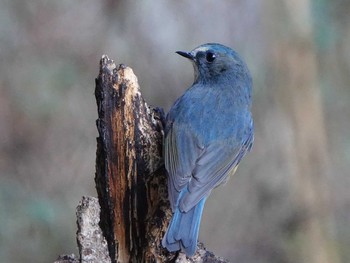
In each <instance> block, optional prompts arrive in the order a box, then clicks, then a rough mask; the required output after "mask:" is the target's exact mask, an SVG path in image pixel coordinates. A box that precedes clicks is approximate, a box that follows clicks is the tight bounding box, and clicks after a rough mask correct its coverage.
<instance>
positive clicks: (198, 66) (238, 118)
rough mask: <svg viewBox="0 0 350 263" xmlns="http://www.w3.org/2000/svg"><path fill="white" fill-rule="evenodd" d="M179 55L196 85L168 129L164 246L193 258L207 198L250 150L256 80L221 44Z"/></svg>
mask: <svg viewBox="0 0 350 263" xmlns="http://www.w3.org/2000/svg"><path fill="white" fill-rule="evenodd" d="M176 53H177V54H179V55H181V56H183V57H185V58H187V59H189V60H190V61H191V62H192V64H193V67H194V82H193V84H192V86H191V87H190V88H188V89H187V90H186V91H185V93H184V94H183V95H182V96H181V97H179V98H178V99H177V100H176V101H175V103H174V105H173V106H172V107H171V108H170V110H169V112H168V114H167V116H166V119H165V124H164V125H165V127H164V143H163V157H164V164H165V168H166V172H167V176H168V177H167V187H168V199H169V201H170V206H171V210H172V218H171V220H170V223H169V226H168V228H167V230H166V232H165V234H164V237H163V239H162V246H163V247H164V248H166V249H167V250H168V251H169V252H175V251H179V250H181V251H182V252H184V253H185V254H186V255H187V256H189V257H191V256H193V255H194V253H195V251H196V249H197V241H198V234H199V226H200V221H201V217H202V212H203V208H204V204H205V202H206V200H207V198H208V196H209V195H210V193H211V191H212V190H213V189H214V188H216V187H217V186H219V185H221V184H224V183H225V182H226V181H227V180H228V178H229V176H230V175H232V174H234V173H235V171H236V169H237V166H238V164H239V163H240V161H241V160H242V158H243V157H244V156H245V155H246V154H247V153H248V152H249V151H250V150H251V148H252V145H253V141H254V124H253V118H252V113H251V105H252V77H251V74H250V72H249V70H248V67H247V65H246V64H245V62H244V61H243V60H242V59H241V57H240V56H239V55H238V53H237V52H236V51H234V50H233V49H231V48H229V47H227V46H224V45H222V44H218V43H207V44H203V45H200V46H198V47H196V48H195V49H193V50H192V51H190V52H185V51H176Z"/></svg>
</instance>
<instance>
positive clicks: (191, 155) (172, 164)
mask: <svg viewBox="0 0 350 263" xmlns="http://www.w3.org/2000/svg"><path fill="white" fill-rule="evenodd" d="M168 127H169V126H168ZM202 151H203V148H202V147H200V146H199V144H198V142H197V140H196V138H195V137H194V135H193V133H191V132H190V131H189V129H188V127H183V126H180V125H175V124H174V123H172V124H171V126H170V128H169V129H168V130H167V131H166V137H165V141H164V162H165V167H166V169H167V172H168V176H169V177H168V192H169V200H170V204H171V207H172V209H173V210H175V207H176V206H177V205H178V203H177V202H178V197H179V193H180V192H181V190H182V189H183V188H184V187H185V186H186V185H187V183H188V182H189V181H190V179H191V178H192V171H193V169H194V168H195V165H196V161H197V159H198V158H199V156H200V154H201V152H202Z"/></svg>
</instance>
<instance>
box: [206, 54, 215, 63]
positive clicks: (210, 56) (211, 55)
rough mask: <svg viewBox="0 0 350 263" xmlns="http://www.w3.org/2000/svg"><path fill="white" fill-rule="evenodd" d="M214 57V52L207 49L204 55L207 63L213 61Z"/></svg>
mask: <svg viewBox="0 0 350 263" xmlns="http://www.w3.org/2000/svg"><path fill="white" fill-rule="evenodd" d="M215 58H216V56H215V54H214V53H213V52H211V51H208V52H207V55H206V56H205V59H206V60H207V61H208V62H209V63H211V62H213V61H214V60H215Z"/></svg>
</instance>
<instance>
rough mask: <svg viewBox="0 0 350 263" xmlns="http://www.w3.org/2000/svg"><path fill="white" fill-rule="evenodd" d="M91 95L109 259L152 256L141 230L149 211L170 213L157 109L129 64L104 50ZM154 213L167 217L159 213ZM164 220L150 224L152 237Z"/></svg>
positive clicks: (146, 227)
mask: <svg viewBox="0 0 350 263" xmlns="http://www.w3.org/2000/svg"><path fill="white" fill-rule="evenodd" d="M95 96H96V101H97V106H98V117H99V118H98V120H97V128H98V132H99V137H98V138H97V158H96V177H95V181H96V188H97V192H98V197H99V201H100V205H101V228H102V230H103V233H104V235H105V237H106V239H107V242H108V248H109V253H110V255H111V259H112V262H145V261H147V259H148V258H149V257H150V256H151V255H149V245H148V244H149V243H148V240H147V238H146V233H150V232H149V230H150V229H149V228H150V227H151V225H153V223H152V220H151V219H152V218H153V217H154V216H153V215H154V213H168V214H169V216H170V211H169V210H168V208H167V207H168V206H167V205H166V202H167V201H166V183H165V182H166V177H165V172H164V170H163V168H162V167H163V166H162V158H161V156H162V153H161V150H162V123H161V115H160V114H159V112H160V111H159V112H157V111H155V110H152V109H151V108H149V107H148V106H147V104H146V103H145V101H144V100H143V98H142V97H141V94H140V89H139V86H138V82H137V78H136V76H135V75H134V73H133V71H132V70H131V68H129V67H126V66H124V65H120V66H118V67H117V66H116V65H115V64H114V62H113V61H112V60H109V59H108V57H107V56H104V57H103V58H102V59H101V64H100V74H99V77H98V78H97V79H96V90H95ZM161 205H163V206H161ZM158 218H163V219H164V220H165V221H166V220H167V219H166V217H165V216H164V215H162V217H158ZM165 221H164V222H160V223H159V224H155V225H157V226H158V227H160V228H159V231H158V232H159V233H158V232H157V231H156V232H157V233H154V234H156V236H152V238H154V239H156V241H158V239H159V238H160V235H161V234H162V231H164V229H162V227H164V223H165ZM152 233H153V232H152ZM157 235H158V236H157ZM148 238H151V237H148ZM153 249H154V250H156V248H153ZM146 252H147V253H146Z"/></svg>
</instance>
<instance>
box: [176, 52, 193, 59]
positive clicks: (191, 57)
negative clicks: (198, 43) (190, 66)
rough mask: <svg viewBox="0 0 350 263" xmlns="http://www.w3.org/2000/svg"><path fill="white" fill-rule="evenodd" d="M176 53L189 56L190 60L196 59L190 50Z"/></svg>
mask: <svg viewBox="0 0 350 263" xmlns="http://www.w3.org/2000/svg"><path fill="white" fill-rule="evenodd" d="M176 53H177V54H179V55H180V56H183V57H185V58H188V59H190V60H194V57H193V55H192V54H191V53H190V52H184V51H176Z"/></svg>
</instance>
